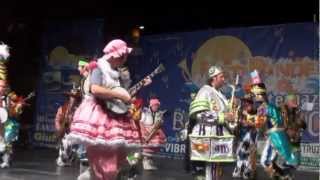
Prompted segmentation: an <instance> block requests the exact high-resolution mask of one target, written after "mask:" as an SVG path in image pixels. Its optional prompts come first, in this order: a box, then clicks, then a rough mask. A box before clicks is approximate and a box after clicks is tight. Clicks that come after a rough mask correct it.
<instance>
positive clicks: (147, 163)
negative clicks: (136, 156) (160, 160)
mask: <svg viewBox="0 0 320 180" xmlns="http://www.w3.org/2000/svg"><path fill="white" fill-rule="evenodd" d="M142 164H143V169H144V170H157V169H158V168H157V167H156V166H155V165H154V163H153V160H152V159H149V158H148V159H147V158H145V159H143V163H142Z"/></svg>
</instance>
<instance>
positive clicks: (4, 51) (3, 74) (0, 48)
mask: <svg viewBox="0 0 320 180" xmlns="http://www.w3.org/2000/svg"><path fill="white" fill-rule="evenodd" d="M9 56H10V53H9V47H8V45H6V44H4V43H2V44H0V79H2V80H6V79H7V74H8V73H7V67H6V64H5V63H6V61H7V60H8V58H9Z"/></svg>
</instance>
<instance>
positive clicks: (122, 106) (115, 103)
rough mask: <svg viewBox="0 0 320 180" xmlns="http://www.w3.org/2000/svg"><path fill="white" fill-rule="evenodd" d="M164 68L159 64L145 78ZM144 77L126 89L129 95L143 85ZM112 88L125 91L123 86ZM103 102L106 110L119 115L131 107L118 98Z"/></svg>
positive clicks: (133, 93) (132, 94)
mask: <svg viewBox="0 0 320 180" xmlns="http://www.w3.org/2000/svg"><path fill="white" fill-rule="evenodd" d="M164 70H165V68H164V66H163V64H160V65H159V66H158V67H157V68H156V69H155V70H154V71H153V72H152V73H150V74H149V75H148V76H146V77H145V78H147V77H150V78H152V77H154V76H155V75H157V74H159V73H161V72H162V71H164ZM145 78H144V79H145ZM144 79H143V80H141V81H139V82H138V83H136V84H135V85H134V86H132V87H131V88H130V89H129V90H128V92H129V94H130V95H131V96H134V95H135V94H136V93H137V92H138V91H139V90H140V89H141V88H142V87H143V86H144V84H145V82H144ZM112 90H113V91H126V90H125V89H124V88H121V87H115V88H113V89H112ZM105 104H106V108H107V109H108V110H110V111H111V112H113V113H115V114H119V115H122V114H126V113H127V112H128V110H129V108H130V107H131V104H128V103H124V102H123V101H121V100H120V99H111V100H108V101H106V103H105Z"/></svg>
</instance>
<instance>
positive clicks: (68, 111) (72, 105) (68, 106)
mask: <svg viewBox="0 0 320 180" xmlns="http://www.w3.org/2000/svg"><path fill="white" fill-rule="evenodd" d="M65 94H66V95H67V96H68V100H67V101H66V102H65V103H64V104H63V105H62V106H60V107H59V108H58V111H57V114H56V118H55V125H56V130H57V136H58V141H59V156H58V158H57V160H56V163H57V165H58V166H69V165H71V162H72V161H73V160H74V158H75V149H76V147H75V146H73V145H72V144H71V143H70V142H69V141H68V140H67V136H68V134H69V133H70V124H71V122H72V119H73V114H74V112H75V110H76V108H77V107H78V105H79V102H80V92H79V90H78V89H75V88H74V89H72V90H71V92H70V93H65Z"/></svg>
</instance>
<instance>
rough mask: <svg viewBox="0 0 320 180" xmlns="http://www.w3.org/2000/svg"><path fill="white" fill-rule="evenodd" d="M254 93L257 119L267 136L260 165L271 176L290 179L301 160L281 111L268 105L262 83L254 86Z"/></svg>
mask: <svg viewBox="0 0 320 180" xmlns="http://www.w3.org/2000/svg"><path fill="white" fill-rule="evenodd" d="M252 93H253V94H254V96H255V97H254V100H255V104H256V105H257V119H262V121H263V122H264V123H263V124H264V127H265V129H266V136H267V142H266V145H265V147H264V149H263V151H262V154H261V159H260V163H261V165H262V166H263V167H264V168H265V169H266V171H267V172H268V173H269V175H270V176H272V177H273V176H279V177H281V178H284V179H290V178H292V177H291V170H292V169H293V168H294V167H296V166H297V165H298V164H299V160H298V157H297V155H296V154H295V153H294V151H293V148H292V146H291V144H290V141H289V139H288V136H287V134H286V132H285V129H284V126H283V125H284V122H283V119H282V117H281V114H280V111H279V109H278V108H277V107H275V106H274V105H272V104H270V103H268V101H267V96H266V88H265V85H264V84H263V83H261V81H260V82H259V83H257V84H254V85H253V86H252Z"/></svg>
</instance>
